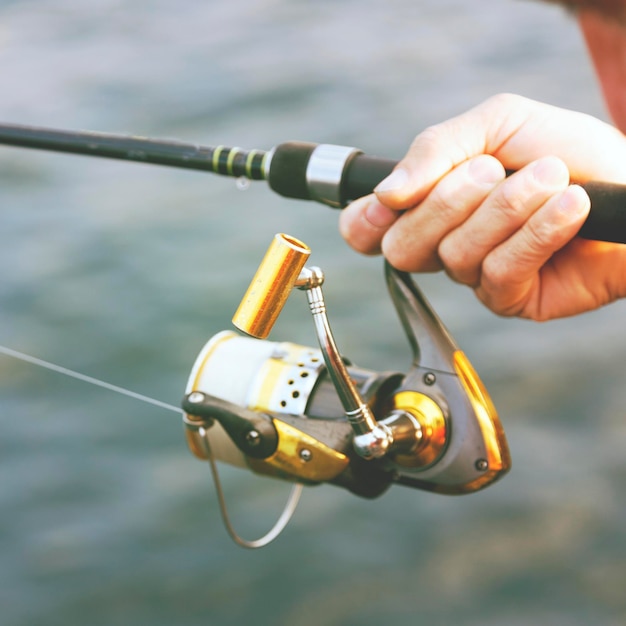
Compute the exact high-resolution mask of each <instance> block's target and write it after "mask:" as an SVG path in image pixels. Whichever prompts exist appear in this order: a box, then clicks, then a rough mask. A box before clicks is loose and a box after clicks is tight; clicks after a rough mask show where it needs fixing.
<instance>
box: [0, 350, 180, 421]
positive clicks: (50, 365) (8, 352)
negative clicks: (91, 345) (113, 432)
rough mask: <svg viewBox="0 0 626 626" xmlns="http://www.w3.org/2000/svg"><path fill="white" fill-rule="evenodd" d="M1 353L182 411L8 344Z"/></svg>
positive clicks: (147, 401)
mask: <svg viewBox="0 0 626 626" xmlns="http://www.w3.org/2000/svg"><path fill="white" fill-rule="evenodd" d="M0 353H2V354H4V355H6V356H10V357H13V358H14V359H18V360H20V361H24V362H25V363H30V364H31V365H37V366H39V367H43V368H45V369H47V370H51V371H53V372H57V373H58V374H63V375H65V376H69V377H70V378H75V379H76V380H81V381H83V382H85V383H89V384H90V385H96V386H97V387H102V388H103V389H108V390H109V391H114V392H115V393H119V394H121V395H123V396H128V397H129V398H134V399H135V400H139V401H140V402H146V403H148V404H152V405H154V406H158V407H160V408H162V409H166V410H168V411H174V413H178V414H179V415H180V414H181V413H182V410H181V409H180V408H179V407H177V406H174V405H173V404H167V402H161V400H156V399H154V398H150V397H149V396H144V395H143V394H141V393H137V392H135V391H130V390H129V389H124V387H118V386H117V385H112V384H111V383H107V382H105V381H103V380H99V379H97V378H93V377H92V376H87V375H86V374H81V373H80V372H75V371H74V370H70V369H68V368H66V367H62V366H61V365H55V364H54V363H50V362H49V361H44V360H43V359H39V358H37V357H34V356H30V355H29V354H25V353H24V352H19V351H18V350H13V349H12V348H7V347H6V346H0Z"/></svg>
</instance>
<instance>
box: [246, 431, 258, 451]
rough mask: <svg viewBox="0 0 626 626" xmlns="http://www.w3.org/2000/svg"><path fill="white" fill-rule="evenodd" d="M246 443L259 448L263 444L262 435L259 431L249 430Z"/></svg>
mask: <svg viewBox="0 0 626 626" xmlns="http://www.w3.org/2000/svg"><path fill="white" fill-rule="evenodd" d="M246 443H247V444H248V445H249V446H251V447H254V446H258V445H259V444H260V443H261V435H260V434H259V431H258V430H249V431H248V432H247V433H246Z"/></svg>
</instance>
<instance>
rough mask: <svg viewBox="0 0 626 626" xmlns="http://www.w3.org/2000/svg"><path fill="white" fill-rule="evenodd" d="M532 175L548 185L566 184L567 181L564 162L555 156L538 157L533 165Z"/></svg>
mask: <svg viewBox="0 0 626 626" xmlns="http://www.w3.org/2000/svg"><path fill="white" fill-rule="evenodd" d="M533 175H534V177H535V178H536V179H537V180H538V181H539V182H540V183H543V184H544V185H548V186H550V187H552V186H556V185H566V184H567V183H568V182H569V172H568V170H567V167H565V164H564V163H563V162H562V161H560V160H557V159H555V158H545V159H540V160H539V161H537V163H535V166H534V167H533Z"/></svg>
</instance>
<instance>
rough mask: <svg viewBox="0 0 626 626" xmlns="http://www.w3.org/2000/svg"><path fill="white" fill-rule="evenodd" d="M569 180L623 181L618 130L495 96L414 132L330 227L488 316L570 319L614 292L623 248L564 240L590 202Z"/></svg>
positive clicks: (622, 278) (620, 287) (625, 167)
mask: <svg viewBox="0 0 626 626" xmlns="http://www.w3.org/2000/svg"><path fill="white" fill-rule="evenodd" d="M505 168H506V169H510V170H517V171H516V173H514V174H512V175H511V176H509V177H508V178H507V177H506V175H505ZM570 179H571V180H572V181H576V182H585V181H588V180H602V181H607V182H617V183H626V137H624V135H623V134H622V133H621V132H619V131H618V130H617V129H615V128H614V127H612V126H610V125H608V124H605V123H604V122H601V121H600V120H598V119H595V118H593V117H590V116H588V115H584V114H581V113H575V112H573V111H567V110H564V109H558V108H556V107H552V106H549V105H546V104H541V103H539V102H535V101H532V100H528V99H526V98H522V97H520V96H514V95H510V94H503V95H499V96H495V97H493V98H490V99H489V100H487V101H485V102H484V103H482V104H481V105H479V106H478V107H476V108H474V109H472V110H470V111H468V112H467V113H465V114H463V115H460V116H459V117H456V118H454V119H451V120H449V121H447V122H444V123H442V124H439V125H436V126H432V127H430V128H428V129H427V130H425V131H424V132H423V133H421V134H420V135H418V136H417V138H416V139H415V141H414V142H413V144H412V146H411V148H410V150H409V152H408V154H407V155H406V156H405V158H404V159H403V160H402V161H400V163H399V164H398V166H397V167H396V169H395V170H394V172H392V174H391V175H390V176H389V177H388V178H386V179H385V180H384V181H383V182H382V183H381V184H380V185H379V186H378V187H377V188H376V194H375V195H371V196H367V197H365V198H361V199H360V200H357V201H355V202H353V203H352V204H351V205H350V206H348V207H347V208H346V209H345V210H344V211H343V212H342V215H341V217H340V231H341V234H342V235H343V237H344V238H345V239H346V241H347V242H348V243H349V244H350V245H351V246H352V247H353V248H355V249H356V250H358V251H359V252H363V253H365V254H378V253H380V252H382V253H383V254H384V255H385V257H386V258H387V259H388V260H389V262H390V263H391V264H392V265H393V266H395V267H396V268H398V269H400V270H404V271H409V272H431V271H437V270H440V269H444V270H445V271H446V272H447V273H448V275H449V276H451V277H452V278H453V279H454V280H456V281H458V282H459V283H463V284H466V285H469V286H470V287H471V288H472V289H473V290H474V291H475V293H476V295H477V296H478V298H479V299H480V300H481V301H482V302H483V303H484V304H485V305H487V306H488V307H489V308H490V309H491V310H493V311H494V312H496V313H498V314H500V315H507V316H520V317H526V318H531V319H535V320H547V319H552V318H557V317H564V316H567V315H574V314H577V313H581V312H583V311H587V310H591V309H595V308H597V307H599V306H602V305H603V304H607V303H608V302H612V301H613V300H616V299H618V298H621V297H624V296H626V245H622V244H609V243H604V242H596V241H586V240H584V239H581V238H577V237H576V233H577V232H578V230H579V229H580V227H581V225H582V224H583V222H584V221H585V219H586V218H587V215H588V213H589V205H590V202H589V198H588V196H587V194H586V193H585V191H584V190H583V189H582V188H581V187H579V186H578V185H576V184H570ZM625 210H626V208H625Z"/></svg>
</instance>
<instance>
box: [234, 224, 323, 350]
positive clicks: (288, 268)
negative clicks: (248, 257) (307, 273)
mask: <svg viewBox="0 0 626 626" xmlns="http://www.w3.org/2000/svg"><path fill="white" fill-rule="evenodd" d="M310 253H311V249H310V248H309V247H308V246H307V245H306V244H305V243H302V242H301V241H299V240H298V239H296V238H295V237H291V236H289V235H285V234H283V233H279V234H277V235H276V236H275V237H274V239H273V241H272V243H271V244H270V247H269V248H268V250H267V252H266V253H265V257H264V258H263V260H262V261H261V264H260V265H259V268H258V269H257V272H256V274H255V275H254V278H253V279H252V282H251V283H250V286H249V287H248V290H247V291H246V294H245V295H244V297H243V300H242V301H241V304H240V305H239V308H238V309H237V311H236V313H235V315H234V317H233V324H234V325H235V326H236V327H237V328H239V329H240V330H242V331H243V332H244V333H247V334H248V335H252V336H253V337H257V338H259V339H265V338H266V337H267V336H268V335H269V334H270V331H271V330H272V327H273V326H274V323H275V322H276V319H277V318H278V316H279V314H280V312H281V311H282V309H283V307H284V305H285V302H286V301H287V298H288V297H289V294H290V293H291V290H292V289H293V287H294V284H295V282H296V280H297V279H298V275H299V274H300V271H301V270H302V268H303V267H304V264H305V263H306V261H307V259H308V258H309V255H310Z"/></svg>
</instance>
